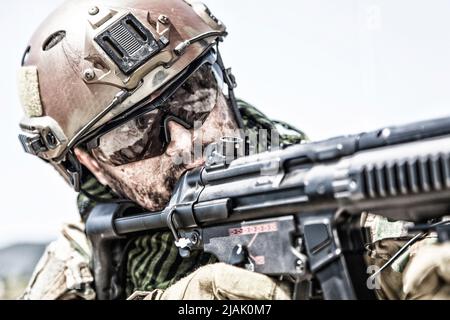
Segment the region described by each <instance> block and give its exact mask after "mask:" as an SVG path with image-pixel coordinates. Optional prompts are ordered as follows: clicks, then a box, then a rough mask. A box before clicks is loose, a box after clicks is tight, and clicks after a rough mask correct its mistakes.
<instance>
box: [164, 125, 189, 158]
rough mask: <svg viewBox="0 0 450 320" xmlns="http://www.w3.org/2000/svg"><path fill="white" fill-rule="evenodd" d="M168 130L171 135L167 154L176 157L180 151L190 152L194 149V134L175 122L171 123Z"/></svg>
mask: <svg viewBox="0 0 450 320" xmlns="http://www.w3.org/2000/svg"><path fill="white" fill-rule="evenodd" d="M167 128H168V130H169V134H170V144H169V146H168V148H167V154H168V155H169V156H174V155H177V154H179V153H180V151H189V150H190V148H191V147H192V146H191V145H192V134H191V132H190V131H189V130H187V129H186V128H185V127H183V126H182V125H180V124H179V123H177V122H175V121H169V123H168V124H167Z"/></svg>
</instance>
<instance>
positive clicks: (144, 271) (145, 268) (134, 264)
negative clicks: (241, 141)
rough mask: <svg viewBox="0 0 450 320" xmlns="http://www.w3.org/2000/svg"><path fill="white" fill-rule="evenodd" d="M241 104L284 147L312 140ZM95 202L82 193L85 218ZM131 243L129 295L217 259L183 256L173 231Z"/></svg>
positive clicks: (249, 125)
mask: <svg viewBox="0 0 450 320" xmlns="http://www.w3.org/2000/svg"><path fill="white" fill-rule="evenodd" d="M238 106H239V111H240V113H241V115H242V118H243V120H244V125H245V129H246V130H260V129H265V130H268V131H271V130H277V131H278V132H279V133H280V144H281V146H282V147H286V146H289V145H292V144H299V143H304V142H306V141H307V140H308V137H307V136H306V135H305V134H304V133H303V132H302V131H300V130H298V129H296V128H294V127H292V126H290V125H288V124H286V123H284V122H280V121H273V120H270V119H269V118H268V117H267V116H266V115H264V114H263V113H262V112H260V111H259V110H258V109H256V108H255V107H254V106H252V105H251V104H249V103H247V102H245V101H243V100H238ZM269 137H270V135H269ZM269 137H268V138H269ZM269 140H270V139H269ZM268 143H270V141H268ZM86 176H87V177H86V178H85V181H84V183H83V186H82V189H83V190H84V191H86V192H88V193H89V194H91V195H94V196H95V197H98V198H101V199H113V198H115V195H114V193H113V192H112V191H111V189H109V188H108V187H104V186H103V185H101V184H100V183H99V182H98V181H97V180H96V179H95V178H94V177H93V176H92V175H89V174H87V175H86ZM95 205H96V203H95V202H94V201H92V200H90V199H89V198H87V197H86V196H85V195H83V194H82V193H81V194H80V195H79V196H78V208H79V211H80V214H81V216H82V218H83V220H86V219H87V216H88V215H89V212H90V210H91V209H92V208H93V207H94V206H95ZM129 247H130V249H129V250H128V253H127V258H128V259H127V265H126V269H127V271H126V292H127V295H128V296H130V295H131V294H133V293H134V292H136V291H147V292H149V291H153V290H155V289H161V290H165V289H167V288H168V287H170V286H171V285H173V284H174V283H176V282H178V281H179V280H180V279H182V278H184V277H186V276H187V275H189V274H191V273H192V272H194V271H195V270H197V269H198V268H200V267H202V266H205V265H207V264H211V263H214V262H217V261H216V259H215V258H214V257H213V256H211V255H210V254H206V253H203V252H194V253H193V254H192V256H191V257H190V258H188V259H182V258H181V257H180V256H179V254H178V249H177V248H176V246H175V243H174V239H173V236H172V234H171V233H170V232H157V233H152V234H149V235H146V236H141V237H139V238H137V239H133V240H132V243H130V246H129Z"/></svg>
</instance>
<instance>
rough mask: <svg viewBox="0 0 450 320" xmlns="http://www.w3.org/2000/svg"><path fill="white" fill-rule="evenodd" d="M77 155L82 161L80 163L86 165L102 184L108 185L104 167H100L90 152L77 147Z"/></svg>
mask: <svg viewBox="0 0 450 320" xmlns="http://www.w3.org/2000/svg"><path fill="white" fill-rule="evenodd" d="M75 155H76V156H77V158H78V161H80V163H81V164H82V165H84V166H85V167H86V168H87V169H88V170H89V171H90V172H91V173H92V174H93V175H94V176H95V177H96V178H97V180H98V181H99V182H100V183H101V184H103V185H104V186H107V185H108V180H107V179H106V176H105V174H104V173H103V169H102V168H101V167H100V165H99V164H98V162H97V160H95V159H94V158H93V157H92V156H91V155H90V154H89V153H87V152H85V151H83V150H81V149H79V148H76V149H75Z"/></svg>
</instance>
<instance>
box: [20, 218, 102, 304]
mask: <svg viewBox="0 0 450 320" xmlns="http://www.w3.org/2000/svg"><path fill="white" fill-rule="evenodd" d="M90 257H91V250H90V248H89V244H88V241H87V238H86V235H85V233H84V226H83V224H82V223H74V224H67V225H65V226H64V227H63V228H62V231H61V236H60V238H59V239H58V240H56V241H55V242H53V243H51V244H50V245H49V246H48V247H47V249H46V251H45V253H44V255H43V257H42V258H41V260H40V261H39V263H38V265H37V267H36V269H35V271H34V274H33V276H32V278H31V280H30V283H29V285H28V287H27V289H26V290H25V292H24V294H23V296H22V297H21V299H22V300H74V299H82V300H94V299H95V291H94V289H93V282H94V278H93V276H92V273H91V271H90V268H89V263H90Z"/></svg>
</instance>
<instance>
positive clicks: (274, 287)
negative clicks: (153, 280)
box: [130, 263, 291, 300]
mask: <svg viewBox="0 0 450 320" xmlns="http://www.w3.org/2000/svg"><path fill="white" fill-rule="evenodd" d="M134 299H143V300H290V299H291V293H290V290H289V287H287V286H286V285H284V284H283V283H280V282H278V281H276V280H274V279H272V278H269V277H267V276H264V275H261V274H258V273H254V272H250V271H247V270H244V269H241V268H236V267H232V266H229V265H226V264H223V263H216V264H211V265H208V266H205V267H203V268H200V269H199V270H197V271H196V272H194V273H192V274H191V275H189V276H188V277H186V278H184V279H182V280H180V281H178V282H177V283H176V284H175V285H173V286H171V287H170V288H169V289H167V290H166V291H163V290H155V291H153V292H150V293H145V292H139V293H137V294H136V295H134V296H132V297H130V300H134Z"/></svg>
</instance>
